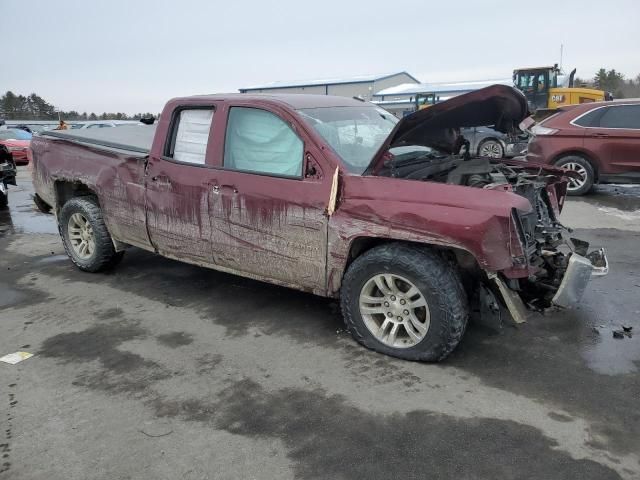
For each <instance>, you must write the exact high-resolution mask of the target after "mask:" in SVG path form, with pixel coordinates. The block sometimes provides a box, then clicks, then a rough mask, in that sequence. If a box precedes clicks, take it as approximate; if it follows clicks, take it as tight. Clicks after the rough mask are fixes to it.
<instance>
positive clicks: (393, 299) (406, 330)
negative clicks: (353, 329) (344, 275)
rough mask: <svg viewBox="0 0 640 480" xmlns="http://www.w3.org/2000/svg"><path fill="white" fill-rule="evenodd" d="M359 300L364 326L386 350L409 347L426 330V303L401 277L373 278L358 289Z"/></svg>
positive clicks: (424, 334)
mask: <svg viewBox="0 0 640 480" xmlns="http://www.w3.org/2000/svg"><path fill="white" fill-rule="evenodd" d="M359 300H360V301H359V305H360V314H361V315H362V319H363V320H364V323H365V325H366V327H367V328H368V329H369V331H370V332H371V333H372V334H373V336H374V337H375V338H376V339H377V340H379V341H380V342H382V343H383V344H385V345H387V346H389V347H393V348H409V347H412V346H414V345H416V344H418V343H419V342H421V341H422V340H423V339H424V337H425V336H426V334H427V332H428V331H429V324H430V319H431V316H430V314H429V306H428V305H427V301H426V299H425V297H424V295H423V294H422V292H420V290H419V289H418V288H417V287H416V286H415V285H414V284H413V283H411V282H410V281H409V280H407V279H406V278H404V277H401V276H399V275H394V274H389V273H384V274H378V275H375V276H373V277H372V278H370V279H369V280H368V281H367V282H366V283H365V285H364V287H362V290H361V292H360V299H359Z"/></svg>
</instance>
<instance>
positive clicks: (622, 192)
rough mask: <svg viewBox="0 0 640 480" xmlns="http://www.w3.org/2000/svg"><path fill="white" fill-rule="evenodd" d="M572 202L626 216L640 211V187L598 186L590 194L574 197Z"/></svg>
mask: <svg viewBox="0 0 640 480" xmlns="http://www.w3.org/2000/svg"><path fill="white" fill-rule="evenodd" d="M571 200H575V201H579V202H584V203H588V204H591V205H594V206H596V207H599V208H601V209H602V210H604V211H606V212H607V213H612V214H614V215H615V214H616V212H615V210H619V211H620V215H624V214H625V213H626V212H637V211H638V210H640V185H621V184H620V185H618V184H611V185H597V186H596V187H594V188H593V190H592V191H591V192H590V193H589V194H587V195H584V196H582V197H573V198H572V199H571ZM612 209H615V210H612ZM608 210H611V211H608ZM638 221H640V217H638Z"/></svg>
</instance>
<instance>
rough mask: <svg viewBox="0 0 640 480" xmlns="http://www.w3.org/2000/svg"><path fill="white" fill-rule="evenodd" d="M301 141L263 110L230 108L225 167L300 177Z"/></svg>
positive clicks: (283, 123)
mask: <svg viewBox="0 0 640 480" xmlns="http://www.w3.org/2000/svg"><path fill="white" fill-rule="evenodd" d="M303 150H304V144H303V142H302V140H301V139H300V137H298V135H296V133H295V132H294V131H293V130H292V129H291V127H290V126H289V125H287V124H286V123H285V122H284V120H282V119H281V118H280V117H278V116H276V115H274V114H273V113H271V112H267V111H265V110H259V109H257V108H246V107H232V108H231V110H230V111H229V120H228V122H227V133H226V138H225V144H224V167H225V168H229V169H233V170H245V171H249V172H256V173H267V174H272V175H282V176H291V177H301V176H302V156H303Z"/></svg>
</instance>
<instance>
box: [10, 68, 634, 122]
mask: <svg viewBox="0 0 640 480" xmlns="http://www.w3.org/2000/svg"><path fill="white" fill-rule="evenodd" d="M574 84H575V86H585V87H591V88H597V89H599V90H605V91H607V92H611V93H612V94H613V96H614V98H636V97H640V75H637V76H636V77H635V78H634V79H627V78H625V76H624V75H623V74H622V73H620V72H618V71H616V70H615V69H610V70H607V69H606V68H601V69H599V70H598V72H597V73H596V74H595V76H594V77H593V78H592V79H581V78H576V79H575V82H574ZM152 115H153V114H151V113H148V112H147V113H136V114H135V115H131V116H129V115H127V114H126V113H123V112H115V113H113V112H109V113H108V112H102V113H101V114H96V113H94V112H91V113H87V112H82V113H79V112H77V111H75V110H70V111H68V112H65V111H61V110H58V109H56V107H55V106H54V105H52V104H50V103H49V102H47V101H46V100H45V99H44V98H42V97H40V96H39V95H36V94H35V93H32V94H30V95H26V96H25V95H16V94H15V93H13V92H12V91H7V92H6V93H5V94H4V95H3V96H2V97H0V118H4V119H6V120H58V119H63V120H65V121H69V120H70V121H74V120H75V121H78V120H140V119H141V118H143V117H150V116H152ZM154 116H155V117H158V116H159V115H158V114H156V115H154Z"/></svg>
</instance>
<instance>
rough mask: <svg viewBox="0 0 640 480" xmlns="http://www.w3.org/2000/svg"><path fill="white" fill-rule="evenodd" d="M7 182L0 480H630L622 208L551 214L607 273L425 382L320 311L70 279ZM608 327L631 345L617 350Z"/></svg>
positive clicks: (473, 339)
mask: <svg viewBox="0 0 640 480" xmlns="http://www.w3.org/2000/svg"><path fill="white" fill-rule="evenodd" d="M30 194H31V184H30V179H29V175H28V171H27V170H26V169H22V170H21V171H20V175H19V187H18V188H16V187H13V188H11V189H10V207H11V208H10V211H9V212H3V213H0V356H1V355H4V354H7V353H11V352H15V351H18V350H24V351H28V352H31V353H34V357H32V358H30V359H28V360H25V361H23V362H21V363H19V364H17V365H14V366H12V365H8V364H4V363H0V471H1V472H2V473H0V479H2V480H5V479H20V480H26V479H43V480H44V479H46V480H56V479H64V480H72V479H79V480H80V479H81V480H86V479H109V480H115V479H153V480H160V479H172V480H173V479H179V478H183V479H251V478H256V479H287V478H299V479H320V478H330V479H391V478H398V479H412V478H431V479H436V478H446V479H453V478H456V479H458V478H459V479H467V478H469V479H471V478H472V479H510V478H517V479H529V478H530V479H542V478H544V479H556V478H563V479H598V480H602V479H609V478H640V409H639V408H638V399H639V398H640V376H639V375H638V367H639V366H640V320H639V318H640V252H639V251H638V246H639V245H640V187H622V186H620V187H617V186H607V187H599V188H598V189H597V192H596V193H595V194H593V195H590V196H588V197H585V198H581V199H578V200H573V199H572V200H570V201H569V203H568V204H567V206H566V210H565V212H564V214H563V219H562V220H563V222H564V223H565V224H567V225H570V226H573V227H575V228H576V229H577V230H576V232H575V235H576V236H578V237H581V238H584V239H586V240H588V241H591V242H592V244H593V245H594V246H600V245H602V246H605V248H607V251H608V255H609V260H610V263H611V273H610V275H609V276H608V277H606V278H604V279H599V280H597V281H594V282H593V283H592V284H591V285H590V287H589V290H588V292H587V294H586V298H585V301H584V304H583V305H582V306H581V308H579V309H577V310H574V311H567V312H562V313H557V314H553V315H548V316H540V315H532V317H531V320H530V322H529V323H527V324H526V325H524V326H522V327H520V328H517V329H516V328H513V327H509V326H506V327H504V328H503V329H502V330H500V331H499V332H496V331H493V330H490V329H488V328H486V327H483V326H480V325H477V324H472V325H471V326H470V328H469V330H468V333H467V334H466V336H465V338H464V339H463V341H462V343H461V345H460V347H459V348H458V349H457V350H456V351H455V352H454V354H453V355H452V356H451V357H450V359H449V360H447V361H446V362H445V363H443V364H438V365H433V364H420V363H411V362H405V361H400V360H395V359H391V358H388V357H384V356H382V355H379V354H375V353H372V352H369V351H367V350H366V349H364V348H362V347H360V346H359V345H358V344H356V343H355V342H354V341H352V340H351V338H350V337H349V335H348V334H347V333H345V332H344V331H343V325H342V321H341V318H340V315H339V311H338V307H337V304H336V303H335V302H332V301H328V300H325V299H322V298H317V297H314V296H311V295H308V294H303V293H298V292H294V291H290V290H287V289H284V288H279V287H275V286H270V285H265V284H261V283H258V282H254V281H251V280H246V279H242V278H239V277H234V276H231V275H227V274H222V273H218V272H215V271H212V270H206V269H203V268H198V267H193V266H189V265H184V264H181V263H178V262H175V261H171V260H167V259H163V258H161V257H158V256H155V255H152V254H149V253H147V252H144V251H141V250H135V249H134V250H130V251H128V252H127V254H126V255H125V258H124V260H123V262H122V263H121V264H120V266H119V267H118V268H117V269H115V270H114V271H112V272H110V273H107V274H87V273H83V272H80V271H78V270H77V269H75V268H74V267H73V265H72V264H71V262H70V261H69V260H68V259H67V258H66V256H65V255H64V252H63V248H62V245H61V242H60V239H59V237H58V234H57V229H56V226H55V223H54V218H53V217H52V216H47V215H42V214H40V213H38V212H36V211H34V208H33V207H32V205H31V200H30ZM621 325H629V326H633V327H634V333H635V335H634V336H633V337H632V338H624V339H614V338H613V335H612V332H613V330H616V329H619V328H620V326H621Z"/></svg>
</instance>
